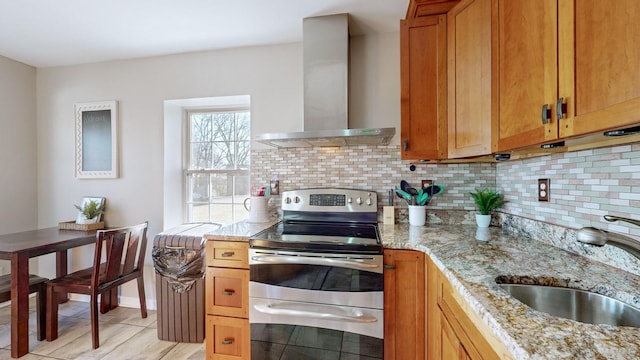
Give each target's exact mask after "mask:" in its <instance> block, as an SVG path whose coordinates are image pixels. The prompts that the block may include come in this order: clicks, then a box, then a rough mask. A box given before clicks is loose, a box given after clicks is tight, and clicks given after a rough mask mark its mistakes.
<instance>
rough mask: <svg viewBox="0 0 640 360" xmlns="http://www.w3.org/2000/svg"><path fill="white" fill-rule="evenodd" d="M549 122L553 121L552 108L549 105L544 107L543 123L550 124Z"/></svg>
mask: <svg viewBox="0 0 640 360" xmlns="http://www.w3.org/2000/svg"><path fill="white" fill-rule="evenodd" d="M549 120H551V108H550V107H549V104H544V105H542V123H543V124H545V125H546V124H548V123H549Z"/></svg>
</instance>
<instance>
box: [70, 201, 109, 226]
mask: <svg viewBox="0 0 640 360" xmlns="http://www.w3.org/2000/svg"><path fill="white" fill-rule="evenodd" d="M73 206H75V207H76V209H78V211H80V214H78V218H77V219H76V223H78V224H95V223H97V222H98V220H100V215H102V213H103V212H104V204H103V203H100V202H98V201H95V200H89V201H85V202H84V203H83V204H82V206H78V205H73Z"/></svg>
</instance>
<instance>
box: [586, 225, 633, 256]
mask: <svg viewBox="0 0 640 360" xmlns="http://www.w3.org/2000/svg"><path fill="white" fill-rule="evenodd" d="M604 219H605V220H607V221H609V222H613V221H624V222H628V223H629V224H633V225H636V226H640V221H638V220H634V219H628V218H623V217H619V216H612V215H605V216H604ZM577 238H578V241H580V242H582V243H585V244H590V245H596V246H603V245H604V244H609V245H612V246H616V247H619V248H621V249H623V250H625V251H626V252H628V253H630V254H631V255H633V256H635V257H636V258H638V259H640V241H639V240H636V239H634V238H632V237H630V236H627V235H622V234H617V233H613V232H609V231H606V230H602V229H598V228H594V227H583V228H582V229H580V230H578V234H577Z"/></svg>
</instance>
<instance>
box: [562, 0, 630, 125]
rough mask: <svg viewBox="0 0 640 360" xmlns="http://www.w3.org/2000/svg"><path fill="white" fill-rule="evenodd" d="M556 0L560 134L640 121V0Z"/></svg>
mask: <svg viewBox="0 0 640 360" xmlns="http://www.w3.org/2000/svg"><path fill="white" fill-rule="evenodd" d="M558 1H559V14H560V15H559V23H558V29H559V30H558V36H559V47H560V49H559V52H560V58H559V65H560V79H559V80H560V83H559V88H560V91H559V93H560V96H561V97H564V98H565V102H566V103H567V107H568V109H567V110H568V113H567V119H566V120H562V121H564V122H565V124H564V126H561V127H560V129H561V131H560V133H561V136H563V137H564V136H571V135H580V134H585V133H589V132H594V131H600V130H604V129H610V128H616V127H621V126H625V125H630V124H634V123H638V122H640V116H639V114H640V21H638V19H640V1H637V0H616V1H600V0H575V1H574V0H558Z"/></svg>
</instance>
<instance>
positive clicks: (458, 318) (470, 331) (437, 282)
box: [426, 259, 513, 360]
mask: <svg viewBox="0 0 640 360" xmlns="http://www.w3.org/2000/svg"><path fill="white" fill-rule="evenodd" d="M426 262H427V334H428V336H427V359H441V360H449V359H513V357H512V356H511V354H510V353H509V351H508V350H507V348H506V347H505V346H504V344H503V343H502V342H501V341H500V340H499V339H498V338H497V337H495V336H494V335H492V333H491V331H490V330H489V328H488V326H487V325H486V324H484V322H482V319H481V318H480V316H478V315H477V314H476V313H475V312H473V310H472V309H470V308H469V305H468V303H467V302H466V301H465V300H464V299H463V298H462V296H461V295H460V293H458V292H457V291H456V290H455V289H454V288H453V287H452V286H451V284H450V283H449V281H448V280H447V278H446V277H445V276H444V275H443V274H442V272H441V271H440V270H439V269H438V268H437V267H436V265H435V264H434V263H433V261H431V259H427V261H426Z"/></svg>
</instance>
